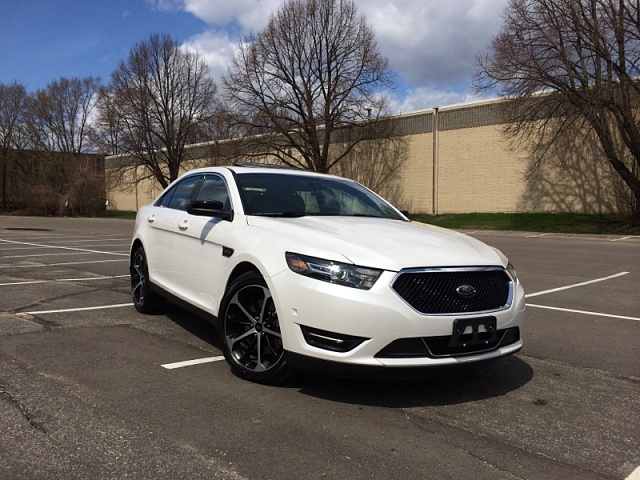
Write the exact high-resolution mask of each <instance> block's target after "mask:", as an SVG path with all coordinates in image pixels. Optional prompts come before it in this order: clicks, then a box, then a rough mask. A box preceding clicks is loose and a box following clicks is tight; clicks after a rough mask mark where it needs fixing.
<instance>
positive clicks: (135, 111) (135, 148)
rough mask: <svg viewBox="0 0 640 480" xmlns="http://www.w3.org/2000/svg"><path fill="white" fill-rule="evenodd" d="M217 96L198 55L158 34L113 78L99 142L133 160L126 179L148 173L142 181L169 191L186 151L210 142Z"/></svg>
mask: <svg viewBox="0 0 640 480" xmlns="http://www.w3.org/2000/svg"><path fill="white" fill-rule="evenodd" d="M216 91H217V90H216V86H215V83H214V82H213V80H212V79H211V77H210V75H209V68H208V67H207V65H206V64H205V62H204V61H203V60H202V59H201V58H200V57H199V55H198V54H197V53H195V52H188V51H184V50H182V49H181V48H180V46H179V45H178V43H177V42H176V40H174V39H172V38H171V37H170V36H169V35H167V34H153V35H151V36H150V37H149V39H148V40H146V41H143V42H140V43H138V44H137V45H135V46H134V47H133V48H132V50H131V52H130V53H129V57H128V59H127V60H126V61H122V62H120V65H119V66H118V68H117V69H116V70H115V71H114V72H113V73H112V75H111V83H110V85H109V86H108V87H107V88H106V89H105V90H104V91H103V92H102V95H101V99H100V102H99V119H98V128H99V130H100V135H98V136H97V137H96V138H101V139H102V142H101V143H102V148H103V149H104V151H105V152H107V153H112V154H122V155H124V156H125V157H128V158H129V159H132V161H130V162H128V163H126V164H123V165H122V166H121V176H123V177H124V176H126V175H125V173H131V172H132V171H133V170H134V169H135V170H136V172H138V168H139V167H143V171H142V172H140V173H139V174H136V178H137V180H142V179H146V178H152V179H155V180H156V181H157V182H158V183H159V184H160V185H161V186H162V187H166V186H167V185H168V184H169V183H170V182H172V181H173V180H175V179H176V178H177V177H178V175H179V173H180V167H181V165H182V164H183V162H184V161H185V160H186V159H187V158H186V153H185V146H186V145H188V144H190V143H194V142H198V141H203V140H208V138H206V137H205V135H206V132H208V131H209V128H208V126H207V125H208V124H210V123H211V122H212V121H213V119H214V118H215V115H216V108H217V106H218V102H217V96H216Z"/></svg>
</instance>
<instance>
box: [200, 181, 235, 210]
mask: <svg viewBox="0 0 640 480" xmlns="http://www.w3.org/2000/svg"><path fill="white" fill-rule="evenodd" d="M194 200H199V201H204V200H217V201H218V202H222V204H223V205H225V210H226V209H230V208H231V206H230V205H229V192H228V191H227V184H226V183H225V181H224V179H223V178H222V177H219V176H217V175H207V176H206V177H205V179H204V181H203V182H202V185H201V186H200V189H199V190H198V193H197V194H196V197H195V199H194Z"/></svg>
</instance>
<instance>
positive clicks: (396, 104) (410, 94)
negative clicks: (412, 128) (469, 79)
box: [391, 87, 482, 113]
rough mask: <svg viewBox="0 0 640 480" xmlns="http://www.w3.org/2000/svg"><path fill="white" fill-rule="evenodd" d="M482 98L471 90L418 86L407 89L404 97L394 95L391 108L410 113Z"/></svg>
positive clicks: (398, 111)
mask: <svg viewBox="0 0 640 480" xmlns="http://www.w3.org/2000/svg"><path fill="white" fill-rule="evenodd" d="M479 100H482V98H481V97H479V96H478V95H476V94H474V93H473V92H472V91H470V90H464V91H462V92H457V91H453V90H445V89H437V88H429V87H418V88H412V89H409V90H407V91H406V92H405V93H404V95H403V96H402V97H397V96H392V105H391V108H392V110H393V111H394V112H396V113H410V112H415V111H419V110H427V109H430V108H435V107H446V106H451V105H457V104H462V103H470V102H476V101H479Z"/></svg>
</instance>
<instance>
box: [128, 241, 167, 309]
mask: <svg viewBox="0 0 640 480" xmlns="http://www.w3.org/2000/svg"><path fill="white" fill-rule="evenodd" d="M129 270H130V274H131V298H132V299H133V305H134V306H135V307H136V310H138V311H139V312H140V313H159V312H161V311H162V310H163V309H164V306H165V303H166V300H165V299H164V297H162V296H161V295H159V294H158V293H156V292H154V291H153V290H152V289H151V283H150V282H149V268H148V266H147V256H146V255H145V253H144V248H142V246H140V247H138V248H137V249H136V251H135V252H134V254H133V258H132V260H131V266H130V267H129Z"/></svg>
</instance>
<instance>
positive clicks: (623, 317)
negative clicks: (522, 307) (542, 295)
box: [527, 303, 640, 322]
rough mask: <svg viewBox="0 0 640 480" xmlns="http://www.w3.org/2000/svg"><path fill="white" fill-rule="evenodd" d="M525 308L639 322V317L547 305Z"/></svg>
mask: <svg viewBox="0 0 640 480" xmlns="http://www.w3.org/2000/svg"><path fill="white" fill-rule="evenodd" d="M527 307H533V308H543V309H546V310H557V311H559V312H568V313H580V314H582V315H591V316H594V317H608V318H617V319H620V320H634V321H636V322H640V317H627V316H624V315H612V314H610V313H601V312H588V311H586V310H574V309H571V308H560V307H549V306H547V305H536V304H534V303H527Z"/></svg>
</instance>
